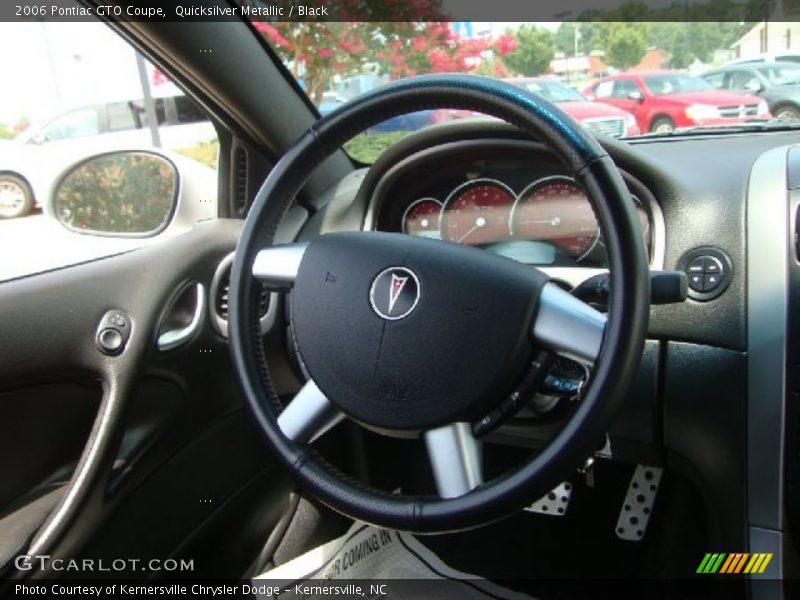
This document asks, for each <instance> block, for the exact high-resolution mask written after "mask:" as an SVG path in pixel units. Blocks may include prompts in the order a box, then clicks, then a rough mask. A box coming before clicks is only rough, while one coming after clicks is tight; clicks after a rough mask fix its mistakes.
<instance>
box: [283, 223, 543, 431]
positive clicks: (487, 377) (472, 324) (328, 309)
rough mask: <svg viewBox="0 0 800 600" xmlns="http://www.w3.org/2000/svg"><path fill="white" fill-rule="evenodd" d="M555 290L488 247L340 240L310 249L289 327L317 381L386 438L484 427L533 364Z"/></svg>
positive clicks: (372, 236)
mask: <svg viewBox="0 0 800 600" xmlns="http://www.w3.org/2000/svg"><path fill="white" fill-rule="evenodd" d="M392 274H394V275H395V277H394V278H392ZM379 276H380V277H379ZM376 279H377V281H376ZM406 279H407V281H404V280H406ZM546 281H547V277H546V276H545V275H544V274H542V273H541V272H540V271H537V270H536V269H533V268H531V267H528V266H525V265H522V264H519V263H517V262H514V261H512V260H510V259H507V258H504V257H500V256H496V255H494V254H492V253H490V252H486V251H484V250H479V249H475V248H469V247H466V246H461V245H457V244H451V243H447V242H441V241H436V240H428V239H423V238H415V237H411V236H405V235H400V234H391V233H372V232H359V233H333V234H328V235H323V236H321V237H319V238H316V239H314V240H313V241H312V242H311V243H310V244H309V247H308V249H307V250H306V252H305V255H304V257H303V260H302V263H301V265H300V269H299V272H298V275H297V281H296V282H295V290H294V293H293V294H292V300H291V308H292V311H291V318H292V327H293V330H294V336H295V340H296V343H297V347H298V350H299V352H300V355H301V357H302V360H303V362H304V364H305V366H306V368H307V369H308V372H309V374H310V375H311V377H312V378H313V379H314V381H315V382H316V383H317V385H318V386H319V387H320V389H321V390H322V391H323V392H324V393H325V394H326V395H327V397H328V398H329V399H330V400H331V401H332V402H333V403H335V404H336V405H337V406H339V407H340V408H341V409H342V410H343V411H344V412H345V413H347V414H348V415H349V416H350V417H352V418H354V419H356V420H357V421H360V422H362V423H364V424H366V425H370V426H373V427H377V428H380V429H384V430H400V431H408V430H425V429H430V428H432V427H436V426H439V425H442V424H445V423H449V422H454V421H463V420H474V419H477V418H480V417H482V416H483V415H485V414H486V413H487V412H488V410H489V409H490V408H491V407H492V406H493V404H495V403H496V402H498V401H499V400H501V399H502V398H503V397H504V396H505V394H507V393H508V392H509V390H510V388H511V387H512V386H513V385H514V383H515V382H516V381H517V380H518V379H519V377H520V376H521V373H522V371H523V370H524V367H525V364H526V362H527V359H528V358H529V356H530V352H531V350H532V348H531V345H530V341H529V340H530V336H529V331H530V324H531V320H532V318H533V316H534V312H535V309H536V301H537V298H538V296H539V292H540V290H541V288H542V286H543V285H544V283H545V282H546ZM393 286H394V288H395V292H397V294H396V298H394V305H393V306H392V307H391V310H387V309H389V308H390V303H391V301H392V295H393V292H392V287H393ZM398 288H401V289H399V290H398ZM371 291H372V294H371ZM371 298H372V300H371ZM415 302H416V303H415ZM379 312H383V313H384V316H383V317H382V316H380V315H379ZM404 313H405V314H404ZM399 315H402V316H400V317H399V318H398V316H399ZM387 317H388V318H387Z"/></svg>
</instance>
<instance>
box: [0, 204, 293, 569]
mask: <svg viewBox="0 0 800 600" xmlns="http://www.w3.org/2000/svg"><path fill="white" fill-rule="evenodd" d="M241 226H242V222H241V221H235V220H221V219H220V220H215V221H210V222H207V223H202V224H199V225H198V226H196V227H195V228H194V229H193V230H192V231H190V232H188V233H186V234H182V235H180V236H177V237H174V238H169V239H164V240H162V241H159V242H156V243H154V244H153V245H150V246H147V247H145V248H141V249H139V250H135V251H132V252H128V253H125V254H121V255H118V256H113V257H108V258H104V259H100V260H96V261H93V262H89V263H85V264H82V265H76V266H74V267H68V268H64V269H60V270H57V271H53V272H51V273H44V274H39V275H34V276H30V277H27V278H22V279H18V280H14V281H9V282H5V283H2V284H0V306H2V307H3V320H2V323H0V447H2V449H3V450H4V451H5V452H0V455H2V456H5V457H12V458H8V460H5V459H4V461H3V462H0V478H2V480H3V481H4V482H11V484H10V485H4V486H3V489H2V492H0V501H1V503H0V510H4V509H5V511H6V512H5V514H3V513H0V527H4V528H5V529H4V531H5V532H6V533H7V535H0V538H2V539H3V540H4V547H3V548H0V550H4V552H3V554H4V555H5V556H6V557H10V556H14V555H15V554H17V553H18V552H22V551H24V552H27V553H35V554H52V555H53V556H69V555H71V554H74V553H78V552H80V551H82V550H83V549H85V548H86V546H85V544H86V542H87V540H89V539H91V538H92V537H93V535H94V534H95V532H97V531H98V529H99V528H100V526H101V525H103V526H104V527H105V525H106V524H109V527H111V525H110V523H112V522H114V521H109V519H111V518H112V517H113V518H117V519H119V518H122V522H123V523H124V525H125V526H126V527H132V528H133V530H134V531H138V532H140V533H141V532H143V531H145V530H147V531H154V532H160V534H161V535H162V536H163V539H162V540H161V541H162V542H163V543H161V542H159V543H158V544H155V545H153V546H152V549H157V550H158V551H161V552H166V553H173V552H175V551H177V546H178V545H180V544H181V543H182V542H183V539H184V537H186V536H189V535H191V534H192V532H194V531H195V530H196V529H197V528H198V527H200V526H201V525H202V523H203V522H205V521H207V520H208V519H210V516H211V515H212V514H216V511H218V510H219V509H220V507H221V506H222V505H225V503H226V502H227V501H228V497H229V496H235V495H236V494H237V493H239V491H240V490H242V489H244V488H245V486H246V485H247V484H248V482H250V481H252V480H253V479H254V478H255V477H256V476H257V475H258V474H259V473H262V472H265V471H266V470H269V469H270V468H271V465H272V458H271V455H270V454H269V451H268V449H267V448H266V446H265V445H264V444H263V443H262V442H261V439H260V437H259V436H258V435H257V433H256V431H255V430H254V428H253V427H252V425H251V424H250V422H249V419H248V418H247V416H246V414H245V412H244V410H243V409H242V402H241V398H240V396H239V391H238V385H237V384H236V381H235V379H234V376H233V371H232V368H231V364H230V357H229V353H228V350H227V342H226V340H225V339H224V338H223V337H222V336H221V335H220V334H219V333H217V331H216V329H214V328H213V327H212V325H211V322H212V318H211V314H210V313H209V312H208V311H209V310H211V309H213V307H214V306H215V303H214V302H213V301H212V300H213V299H208V301H206V302H205V307H206V310H205V311H204V312H203V313H202V314H201V320H200V323H199V324H198V327H197V330H196V331H195V332H194V333H193V335H192V336H191V337H189V338H188V339H187V340H185V342H184V343H183V345H180V346H178V347H176V348H172V349H170V350H167V351H161V350H159V349H158V345H157V339H158V333H159V328H160V326H161V323H162V322H163V321H164V320H165V318H166V317H167V314H166V313H167V312H168V309H169V305H170V302H171V300H173V299H174V297H175V295H176V293H177V291H179V290H180V289H181V288H182V287H184V286H186V285H187V283H190V282H191V283H199V284H201V285H202V286H203V288H204V290H206V292H207V291H208V290H209V289H210V284H211V280H212V278H213V276H214V273H215V270H216V268H217V266H218V265H219V263H220V262H221V261H222V260H223V259H224V258H225V257H226V256H227V255H229V254H230V253H231V252H232V251H233V249H234V247H235V244H236V241H237V239H238V236H239V233H240V230H241ZM110 310H113V311H118V312H121V313H124V314H125V315H127V317H128V318H129V323H130V330H131V334H130V338H129V340H128V341H127V345H126V346H125V348H124V350H123V351H122V353H121V354H119V355H117V356H110V355H106V354H104V353H102V352H101V351H100V349H99V347H98V343H97V333H98V325H99V324H100V322H101V320H102V319H103V317H104V315H106V313H107V312H108V311H110ZM225 423H228V424H229V425H227V426H225V425H224V424H225ZM37 428H38V430H37ZM215 431H217V432H220V431H222V432H225V431H227V432H228V433H227V434H218V435H214V434H213V433H209V432H215ZM231 431H233V432H235V433H233V434H231V433H230V432H231ZM28 455H29V456H30V458H26V459H25V460H19V458H20V457H21V456H28ZM75 465H77V467H75ZM270 481H274V485H262V486H261V487H258V488H257V489H258V490H259V493H260V494H261V495H260V496H259V501H261V502H263V503H265V504H262V506H264V511H265V512H264V513H263V514H261V515H260V516H259V518H260V519H261V520H260V521H259V523H260V524H261V527H262V528H263V527H267V524H268V523H270V522H272V519H273V517H272V515H274V514H275V513H276V511H278V510H279V509H280V507H281V506H282V503H283V502H285V499H286V497H287V496H288V484H287V482H286V480H285V479H283V478H282V477H281V476H279V475H278V474H273V475H272V476H271V478H270ZM52 482H55V483H60V484H61V487H60V490H59V491H58V492H56V493H53V494H49V495H48V492H50V491H52V489H56V488H53V487H52V486H50V487H48V485H49V483H52ZM67 482H68V483H67ZM191 490H193V493H191V494H190V493H188V491H191ZM194 492H196V493H194ZM201 492H202V493H201ZM203 496H208V497H209V498H210V499H212V502H211V503H209V505H208V506H205V505H202V504H199V501H200V500H201V499H202V497H203ZM273 498H280V499H281V500H280V501H277V500H275V501H274V504H273V500H272V499H273ZM124 506H127V507H134V508H128V509H125V510H124V511H123V510H122V508H121V507H124ZM12 508H13V509H14V513H13V514H10V512H9V511H10V510H11V509H12ZM117 511H120V512H119V515H125V516H124V517H117ZM48 513H49V514H48ZM250 516H251V515H246V514H240V515H239V518H241V519H247V518H250ZM45 517H46V520H45V522H44V524H42V521H43V520H44V519H45ZM230 518H231V517H228V519H230ZM117 523H119V521H117ZM39 525H41V527H39ZM37 528H38V531H37V533H36V535H35V536H34V537H33V541H31V540H30V538H31V533H32V531H33V530H35V529H37ZM67 533H68V534H69V535H65V534H67ZM131 539H132V537H131V535H121V534H120V535H112V536H110V537H106V538H105V542H103V543H101V542H97V546H96V547H97V548H99V549H100V550H98V551H102V552H104V553H110V554H111V555H113V554H114V550H115V549H116V551H117V553H118V554H117V555H118V556H132V554H131V550H134V549H135V548H136V546H131V545H130V544H131ZM133 556H135V555H133ZM160 558H162V559H163V558H167V556H160ZM5 567H6V569H8V568H9V564H8V561H6V563H5ZM25 575H27V576H30V575H31V573H26V574H25Z"/></svg>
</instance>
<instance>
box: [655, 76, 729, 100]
mask: <svg viewBox="0 0 800 600" xmlns="http://www.w3.org/2000/svg"><path fill="white" fill-rule="evenodd" d="M642 80H643V81H644V84H645V85H646V86H647V89H649V90H650V93H651V94H653V95H654V96H667V95H669V94H679V93H681V92H702V91H705V90H710V89H713V88H712V87H711V85H710V84H709V83H708V82H707V81H705V80H704V79H701V78H700V77H696V76H694V75H688V74H686V73H664V74H661V75H645V76H644V77H642Z"/></svg>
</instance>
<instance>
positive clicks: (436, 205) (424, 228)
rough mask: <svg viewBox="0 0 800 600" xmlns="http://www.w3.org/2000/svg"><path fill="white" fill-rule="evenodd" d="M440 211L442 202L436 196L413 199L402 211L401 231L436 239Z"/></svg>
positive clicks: (437, 236)
mask: <svg viewBox="0 0 800 600" xmlns="http://www.w3.org/2000/svg"><path fill="white" fill-rule="evenodd" d="M441 212H442V203H441V202H439V201H438V200H437V199H436V198H420V199H418V200H414V202H412V203H411V204H409V205H408V208H406V210H405V212H404V213H403V233H407V234H408V235H419V236H424V237H431V238H437V239H438V238H439V218H440V217H441Z"/></svg>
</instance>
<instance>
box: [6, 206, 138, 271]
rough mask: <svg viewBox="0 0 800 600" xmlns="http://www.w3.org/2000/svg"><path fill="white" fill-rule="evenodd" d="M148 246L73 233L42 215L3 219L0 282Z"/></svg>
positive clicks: (135, 242) (129, 241) (125, 240)
mask: <svg viewBox="0 0 800 600" xmlns="http://www.w3.org/2000/svg"><path fill="white" fill-rule="evenodd" d="M146 243H149V242H148V240H141V239H114V238H105V237H98V236H91V235H83V234H78V233H74V232H71V231H69V230H68V229H66V228H64V227H63V226H62V225H61V224H59V223H57V222H56V221H55V220H53V219H52V218H50V217H48V216H46V215H44V214H42V213H34V214H31V215H28V216H27V217H22V218H19V219H7V220H6V219H3V220H0V281H5V280H8V279H13V278H15V277H20V276H23V275H29V274H31V273H39V272H42V271H49V270H51V269H56V268H58V267H63V266H65V265H71V264H76V263H81V262H86V261H88V260H92V259H94V258H97V257H100V256H109V255H111V254H117V253H119V252H124V251H125V250H129V249H132V248H137V247H140V246H142V245H144V244H146Z"/></svg>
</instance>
